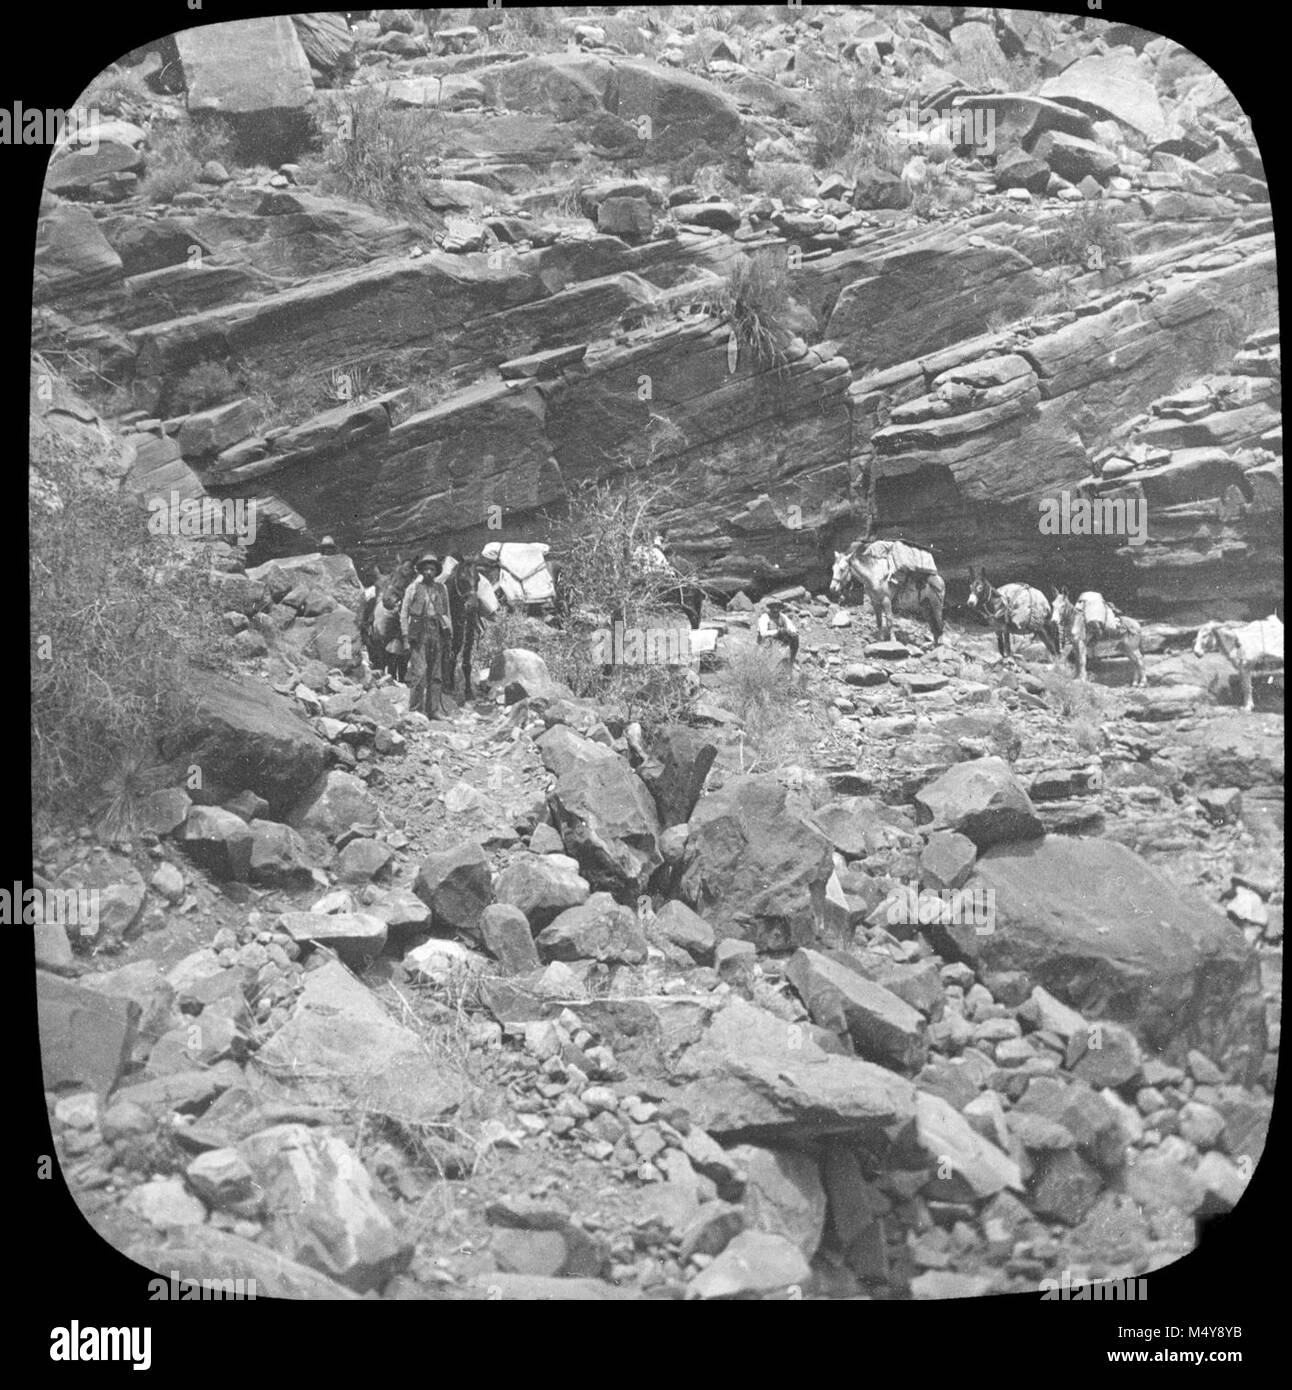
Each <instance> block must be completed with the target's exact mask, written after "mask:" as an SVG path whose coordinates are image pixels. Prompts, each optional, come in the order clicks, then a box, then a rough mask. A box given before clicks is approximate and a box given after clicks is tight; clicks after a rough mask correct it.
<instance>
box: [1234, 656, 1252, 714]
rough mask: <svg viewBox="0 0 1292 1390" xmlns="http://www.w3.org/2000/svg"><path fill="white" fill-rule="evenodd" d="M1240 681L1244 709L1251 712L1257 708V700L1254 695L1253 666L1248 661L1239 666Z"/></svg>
mask: <svg viewBox="0 0 1292 1390" xmlns="http://www.w3.org/2000/svg"><path fill="white" fill-rule="evenodd" d="M1238 682H1239V684H1240V685H1241V686H1242V688H1243V709H1244V710H1245V711H1246V712H1247V713H1248V714H1251V713H1252V712H1253V711H1254V710H1255V709H1256V701H1255V699H1254V697H1253V695H1252V671H1251V667H1250V666H1248V665H1247V663H1246V662H1244V663H1243V664H1242V665H1241V666H1239V668H1238Z"/></svg>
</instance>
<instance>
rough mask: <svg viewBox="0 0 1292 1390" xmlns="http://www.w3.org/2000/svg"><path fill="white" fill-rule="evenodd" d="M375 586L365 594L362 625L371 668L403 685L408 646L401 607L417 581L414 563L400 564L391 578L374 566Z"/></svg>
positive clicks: (373, 584)
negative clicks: (402, 628) (405, 639)
mask: <svg viewBox="0 0 1292 1390" xmlns="http://www.w3.org/2000/svg"><path fill="white" fill-rule="evenodd" d="M373 574H374V582H373V583H372V584H371V585H370V586H369V587H368V589H366V590H365V592H364V611H363V618H362V621H361V623H360V629H359V630H360V632H361V634H362V636H363V644H364V646H365V647H366V648H367V651H368V664H369V665H370V666H371V667H372V669H373V670H374V671H385V672H386V673H387V674H388V675H391V676H393V677H394V678H395V679H396V680H398V681H402V680H403V679H404V677H405V676H406V675H407V672H408V643H407V642H405V641H404V634H403V632H402V631H401V630H400V626H399V606H400V604H401V603H402V602H403V599H404V591H405V590H406V589H407V588H408V586H409V585H410V584H411V583H412V582H413V580H414V579H416V578H417V571H416V569H415V568H414V566H413V562H412V561H411V560H402V561H399V562H398V563H397V564H396V565H395V568H394V569H393V570H392V571H391V572H390V573H389V574H383V573H382V572H381V570H380V569H379V568H378V567H377V566H376V565H374V566H373Z"/></svg>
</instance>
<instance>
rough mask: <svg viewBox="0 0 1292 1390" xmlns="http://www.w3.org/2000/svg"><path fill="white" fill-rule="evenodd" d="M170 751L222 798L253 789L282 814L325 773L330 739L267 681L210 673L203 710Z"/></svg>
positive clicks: (200, 699)
mask: <svg viewBox="0 0 1292 1390" xmlns="http://www.w3.org/2000/svg"><path fill="white" fill-rule="evenodd" d="M162 751H163V752H164V753H165V755H166V757H167V758H170V759H173V760H174V761H175V762H176V763H179V764H182V765H183V766H184V767H186V768H187V767H193V766H196V767H197V768H198V769H199V770H200V772H201V775H202V782H201V785H202V787H203V789H204V790H205V791H207V792H208V793H210V794H212V796H213V797H214V799H219V800H223V799H227V797H228V796H231V795H233V794H234V793H236V792H239V791H253V792H257V793H258V794H259V795H261V796H263V797H264V798H265V800H266V801H267V802H268V803H269V807H270V810H271V811H272V812H273V813H274V814H275V815H281V814H283V813H284V812H286V811H287V810H288V809H290V808H291V807H292V806H293V805H294V804H295V803H296V802H297V801H298V800H299V799H300V797H301V796H302V795H303V794H304V793H305V792H306V791H307V789H308V788H309V787H310V785H311V784H312V783H314V782H316V781H317V780H318V778H319V776H320V774H321V773H322V771H323V767H324V760H325V758H326V756H327V744H326V743H324V742H323V740H322V739H321V738H319V736H318V735H317V734H316V733H315V732H314V731H313V730H312V729H311V728H310V727H309V725H308V724H306V722H305V721H304V720H303V719H302V718H301V716H300V715H299V714H298V713H297V712H296V709H295V707H294V706H293V705H292V704H291V702H290V701H288V700H285V699H284V698H283V697H282V696H281V695H278V694H276V693H275V692H274V691H273V690H271V689H269V687H268V686H266V685H265V684H264V682H263V681H258V680H254V679H251V678H243V677H227V676H220V675H215V674H207V675H205V676H204V677H203V681H202V687H201V689H200V690H199V691H198V692H197V704H196V709H195V711H194V712H193V713H192V715H191V716H190V717H189V718H188V719H187V720H186V721H185V723H184V725H183V727H182V728H181V730H180V731H179V732H178V733H177V734H175V735H174V736H173V737H171V738H169V739H167V740H166V741H165V743H164V744H163V750H162ZM185 781H188V778H187V777H186V778H185Z"/></svg>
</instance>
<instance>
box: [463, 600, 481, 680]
mask: <svg viewBox="0 0 1292 1390" xmlns="http://www.w3.org/2000/svg"><path fill="white" fill-rule="evenodd" d="M478 627H479V620H478V619H476V618H473V619H472V620H471V621H470V622H469V623H468V624H467V627H466V632H465V633H464V634H463V642H462V689H463V692H464V693H465V695H466V697H467V699H468V700H471V699H474V698H475V692H474V691H473V690H472V689H471V659H472V655H473V654H474V652H475V649H476V630H477V628H478Z"/></svg>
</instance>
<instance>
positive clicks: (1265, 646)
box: [830, 540, 1284, 712]
mask: <svg viewBox="0 0 1292 1390" xmlns="http://www.w3.org/2000/svg"><path fill="white" fill-rule="evenodd" d="M858 590H860V591H862V592H863V593H864V596H865V598H866V599H867V600H869V603H870V606H871V609H872V611H873V612H874V615H875V625H876V628H877V630H878V636H879V639H880V640H881V641H890V640H891V639H892V633H893V611H894V609H895V608H897V609H899V610H901V609H906V610H907V611H911V610H915V611H918V612H921V613H922V614H923V615H924V617H925V620H926V621H927V623H928V625H929V631H930V632H931V633H932V636H933V645H934V646H935V647H936V646H938V645H939V644H940V642H941V640H942V634H943V631H944V627H945V624H944V621H943V608H944V605H945V600H946V581H945V580H944V579H943V578H942V576H941V575H940V574H939V573H938V570H937V564H936V562H935V561H934V559H933V556H932V555H931V554H930V553H929V551H927V550H922V549H920V548H919V547H918V546H913V545H910V544H909V543H907V542H905V541H900V540H879V541H870V542H864V541H855V542H854V543H853V544H852V545H851V546H850V547H849V548H848V549H847V550H846V551H835V553H834V566H833V570H832V572H831V576H830V592H831V594H832V595H833V596H834V597H835V598H836V599H837V600H838V601H839V602H841V603H847V602H849V601H850V599H851V598H852V597H853V596H854V595H855V594H856V593H857V591H858ZM967 606H968V608H969V610H970V611H971V612H975V613H977V614H979V615H981V616H982V617H983V618H984V619H986V621H987V623H988V624H989V625H990V626H991V627H992V628H993V629H994V631H995V634H996V646H997V650H998V651H999V653H1000V656H1001V659H1002V661H1008V662H1012V661H1013V660H1014V655H1013V639H1014V638H1016V637H1019V638H1026V637H1037V638H1039V639H1040V641H1041V642H1042V643H1043V644H1044V646H1045V648H1046V650H1047V651H1048V652H1049V654H1050V656H1051V658H1052V659H1053V660H1054V661H1055V662H1056V663H1063V662H1065V661H1066V659H1068V658H1075V661H1076V675H1077V679H1078V680H1079V681H1088V680H1089V679H1090V677H1089V672H1088V663H1089V661H1090V658H1091V657H1092V656H1094V657H1097V658H1099V659H1101V660H1102V659H1103V658H1105V657H1108V656H1113V655H1120V656H1123V657H1125V658H1126V659H1127V660H1128V661H1129V662H1130V666H1131V673H1132V675H1131V685H1132V687H1136V686H1143V685H1146V684H1147V680H1148V678H1147V675H1146V673H1145V668H1144V653H1143V630H1142V628H1141V627H1140V624H1139V623H1138V622H1137V621H1136V620H1135V619H1134V618H1132V617H1131V616H1130V615H1129V614H1127V613H1123V612H1121V611H1120V610H1119V609H1118V608H1117V607H1116V606H1115V605H1114V604H1113V603H1111V602H1110V601H1109V600H1108V599H1106V598H1105V597H1104V596H1103V595H1102V594H1100V593H1097V592H1096V591H1094V590H1085V591H1084V592H1082V593H1079V594H1078V595H1077V597H1076V598H1075V599H1073V598H1071V597H1070V596H1069V594H1068V591H1067V590H1066V589H1062V588H1059V589H1055V590H1053V593H1052V596H1051V597H1050V598H1047V597H1046V596H1045V594H1044V593H1042V592H1041V590H1040V589H1037V588H1034V587H1033V586H1032V585H1030V584H1020V583H1011V584H1002V585H1000V587H999V588H997V587H996V586H995V585H994V584H992V582H991V580H990V579H988V577H987V574H986V572H985V570H984V569H983V568H982V567H980V566H974V565H971V566H970V567H969V598H968V602H967ZM1193 650H1194V655H1195V656H1196V657H1202V656H1204V655H1206V654H1207V653H1208V652H1218V653H1220V654H1221V655H1222V656H1224V657H1225V658H1226V660H1228V662H1229V663H1230V665H1231V666H1233V668H1234V670H1235V671H1236V672H1237V673H1238V677H1239V682H1240V685H1241V690H1242V700H1243V709H1244V710H1246V711H1249V712H1250V711H1251V710H1252V709H1253V707H1254V701H1253V693H1252V682H1253V677H1259V676H1272V675H1274V674H1278V673H1281V672H1282V670H1283V660H1284V659H1283V623H1282V621H1281V619H1280V618H1279V617H1278V616H1277V615H1275V614H1271V615H1270V617H1268V618H1264V619H1261V620H1260V621H1259V622H1250V623H1243V622H1208V623H1204V624H1203V625H1202V627H1201V628H1200V629H1199V630H1198V635H1197V641H1196V642H1195V644H1194V649H1193Z"/></svg>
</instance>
